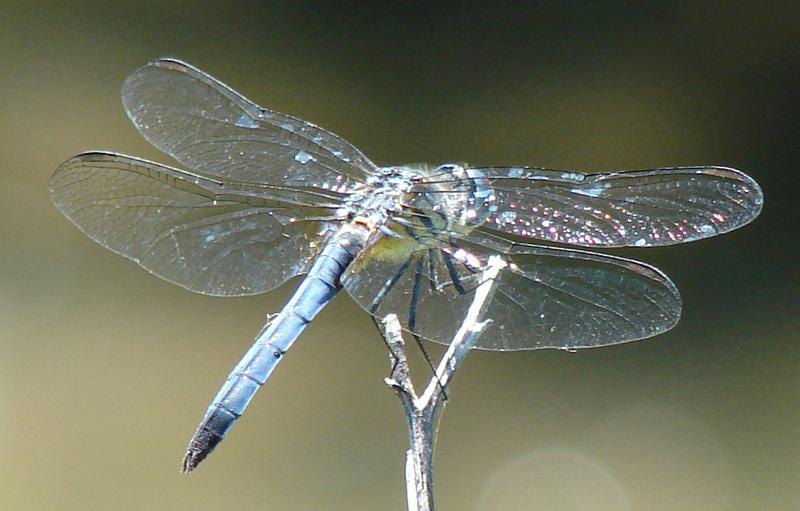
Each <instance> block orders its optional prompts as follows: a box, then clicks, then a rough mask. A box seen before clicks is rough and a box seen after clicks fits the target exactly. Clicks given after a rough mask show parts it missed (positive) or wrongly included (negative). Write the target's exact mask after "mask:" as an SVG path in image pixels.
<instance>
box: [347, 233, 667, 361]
mask: <svg viewBox="0 0 800 511" xmlns="http://www.w3.org/2000/svg"><path fill="white" fill-rule="evenodd" d="M470 239H473V237H471V238H470ZM483 241H484V242H485V243H483V244H475V243H473V242H471V241H469V240H466V239H459V240H453V239H451V240H447V239H446V238H444V237H443V238H442V239H441V240H439V241H438V242H436V243H432V242H427V243H424V244H423V243H419V242H417V241H415V240H412V239H401V238H388V237H387V238H383V239H381V240H379V241H378V242H377V243H376V244H375V245H373V246H372V247H371V248H370V249H369V250H368V251H366V252H365V253H363V254H361V255H360V256H359V257H358V258H357V259H356V260H355V261H354V262H353V264H351V266H350V267H349V268H348V269H347V271H346V273H345V275H344V276H343V277H342V283H343V285H344V287H345V289H347V291H348V292H349V293H350V295H351V296H352V297H353V298H354V299H355V300H356V302H358V304H359V305H361V306H362V307H363V308H364V309H366V310H367V311H368V312H370V313H371V314H373V315H374V316H375V317H377V318H383V317H384V316H385V315H386V314H388V313H395V314H397V315H398V317H399V319H400V322H401V324H402V325H403V327H404V328H405V329H406V330H407V331H410V332H413V333H415V334H417V335H419V336H420V337H423V338H426V339H428V340H431V341H435V342H438V343H442V344H449V343H450V342H451V340H452V338H453V336H454V335H455V333H456V331H457V329H458V328H459V326H460V324H461V322H462V321H463V319H464V318H465V317H466V312H467V310H468V309H469V307H470V305H471V304H472V300H473V298H474V295H475V289H476V286H477V284H478V282H479V279H480V272H481V270H482V269H483V268H484V267H485V265H486V262H487V260H488V258H489V256H491V255H492V254H498V253H499V254H501V255H502V256H503V258H504V259H505V260H506V261H507V262H508V266H507V267H505V268H504V269H503V270H501V272H500V274H499V276H498V278H497V280H496V281H495V284H494V285H496V286H497V288H496V291H495V293H494V297H493V298H492V300H491V302H490V303H489V305H488V306H487V308H486V309H485V314H484V318H487V319H491V320H492V323H491V324H490V325H489V326H488V327H487V328H486V330H484V332H483V333H482V335H481V337H480V338H479V339H478V341H477V343H476V345H475V347H476V348H479V349H487V350H498V351H508V350H528V349H537V348H560V349H572V348H589V347H596V346H606V345H611V344H617V343H621V342H626V341H633V340H637V339H644V338H647V337H651V336H654V335H657V334H659V333H662V332H665V331H666V330H669V329H670V328H672V327H673V326H674V325H675V323H677V321H678V318H679V317H680V310H681V301H680V295H679V294H678V290H677V289H676V288H675V286H674V285H673V284H672V282H670V280H669V279H668V278H667V277H666V276H665V275H664V274H663V273H661V272H659V271H658V270H657V269H656V268H653V267H652V266H648V265H646V264H643V263H640V262H637V261H632V260H629V259H623V258H620V257H611V256H607V255H602V254H593V253H590V252H584V251H578V250H568V249H561V248H551V247H544V246H538V245H524V244H505V242H503V241H502V240H498V241H497V243H495V242H494V241H493V240H491V239H489V238H487V239H485V240H483Z"/></svg>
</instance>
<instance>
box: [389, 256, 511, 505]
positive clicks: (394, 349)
mask: <svg viewBox="0 0 800 511" xmlns="http://www.w3.org/2000/svg"><path fill="white" fill-rule="evenodd" d="M505 266H506V262H505V261H504V260H503V259H502V258H501V257H499V256H492V257H490V258H489V261H488V264H487V266H486V268H485V269H484V270H483V272H482V274H481V280H480V283H479V284H478V287H477V289H476V290H475V296H474V297H473V299H472V304H471V305H470V307H469V310H468V311H467V315H466V317H465V318H464V321H463V322H462V324H461V327H460V328H459V329H458V332H456V334H455V336H454V337H453V340H452V341H451V342H450V345H449V346H448V348H447V351H446V352H445V353H444V355H443V356H442V360H441V361H440V362H439V365H438V366H437V368H436V374H435V375H434V376H433V378H431V380H430V382H429V383H428V385H427V387H426V388H425V391H424V392H423V393H422V395H421V396H417V394H416V393H415V391H414V385H413V384H412V382H411V378H410V374H409V369H408V360H407V358H406V352H405V343H404V342H403V335H402V331H401V329H400V323H399V321H398V320H397V316H395V315H394V314H389V315H387V316H386V317H385V318H384V320H383V335H384V338H385V339H386V344H387V345H388V346H389V353H390V355H389V359H390V363H391V368H392V370H391V374H390V375H389V377H388V378H386V380H385V381H386V384H387V385H389V386H390V387H391V388H392V389H393V390H394V391H395V393H396V394H397V396H398V397H399V398H400V402H401V403H402V405H403V412H404V413H405V416H406V425H407V427H408V441H409V448H408V450H407V451H406V471H405V474H406V493H407V498H408V509H409V511H433V450H434V446H435V443H436V431H437V430H438V427H439V417H440V412H441V409H442V407H443V405H444V403H445V402H446V399H445V396H446V394H445V392H446V390H447V386H448V385H449V384H450V382H451V381H452V379H453V376H454V375H455V372H456V370H457V369H458V367H459V366H460V365H461V363H462V362H463V361H464V358H465V357H466V356H467V353H468V352H469V350H470V349H472V347H473V346H474V345H475V342H476V341H477V339H478V337H480V335H481V333H482V332H483V329H484V328H485V327H486V326H487V325H488V324H489V322H490V321H491V320H488V319H487V320H482V317H483V314H484V312H485V310H486V306H487V305H488V304H489V302H490V300H491V295H492V293H493V292H494V285H493V282H494V279H495V278H496V277H497V275H498V273H499V272H500V270H502V269H503V268H504V267H505Z"/></svg>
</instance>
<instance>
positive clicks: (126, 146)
mask: <svg viewBox="0 0 800 511" xmlns="http://www.w3.org/2000/svg"><path fill="white" fill-rule="evenodd" d="M730 4H731V3H728V2H701V3H699V5H698V4H697V3H694V2H680V3H674V4H655V3H648V4H647V5H648V7H641V6H636V5H635V4H634V3H632V2H631V3H628V2H609V3H596V2H585V3H582V2H579V3H574V2H552V3H550V4H529V5H525V6H522V5H518V4H517V3H508V4H505V3H503V2H496V3H489V2H481V3H476V4H473V5H469V4H461V5H457V4H446V3H437V4H436V5H435V6H432V5H426V6H424V7H420V6H414V5H413V4H410V3H409V4H401V3H397V4H395V5H393V6H391V7H390V6H376V5H373V6H371V7H360V6H357V5H356V3H353V4H352V5H345V4H340V5H334V4H333V3H328V4H324V5H318V4H315V3H312V2H297V1H292V2H284V3H280V2H260V3H258V2H224V3H223V2H210V1H209V2H160V1H159V2H156V1H147V0H146V1H143V2H137V3H130V4H127V3H111V2H20V3H17V2H13V3H12V2H2V3H0V133H2V135H1V136H0V178H1V179H0V189H2V197H3V199H2V201H0V218H1V219H2V222H0V509H3V510H6V509H8V510H56V509H58V510H62V511H66V510H107V509H114V510H119V511H123V510H154V509H158V510H183V509H284V510H312V509H313V510H321V509H325V510H339V509H341V510H345V509H347V510H375V509H381V510H392V509H396V510H401V509H405V490H404V485H403V471H402V460H403V452H404V449H405V446H406V437H405V434H406V433H405V426H404V423H403V417H402V414H401V411H400V406H399V403H398V402H397V400H396V398H395V397H394V396H393V395H392V393H391V392H390V391H389V390H387V389H386V388H385V386H384V385H383V383H382V378H383V377H384V376H385V375H386V372H387V357H386V352H385V348H384V346H383V344H382V342H381V340H380V338H379V337H378V336H377V335H376V332H375V331H374V329H373V326H372V323H371V321H370V320H369V318H368V317H367V315H366V314H365V313H364V312H362V311H361V310H360V309H358V307H357V306H356V305H355V304H354V303H353V302H352V301H351V300H350V299H349V298H348V297H347V296H346V295H341V296H340V297H338V298H337V299H336V300H335V302H334V303H333V304H332V305H330V307H329V308H328V309H326V310H325V311H324V312H323V313H322V314H321V316H320V317H319V318H318V320H317V321H316V322H315V323H314V324H313V325H312V326H311V327H310V328H309V329H308V330H307V331H306V333H305V335H304V336H303V337H302V339H301V340H300V341H299V342H298V343H297V345H296V347H295V348H294V349H293V350H292V352H291V354H290V355H289V356H288V357H287V359H286V360H285V361H284V363H283V364H282V365H281V367H280V369H279V370H278V371H277V372H276V374H275V375H274V376H273V378H272V379H271V380H270V382H269V384H268V386H267V387H266V389H264V390H262V392H261V393H260V394H259V395H258V396H257V398H256V400H255V402H254V403H253V405H252V407H251V408H250V409H249V410H248V413H247V415H246V416H245V418H244V419H243V420H242V421H240V423H239V424H237V426H236V427H235V429H234V430H233V432H232V434H231V435H230V436H229V438H228V439H227V440H226V441H225V442H224V443H223V444H222V445H221V447H220V448H219V449H218V450H217V451H216V452H215V453H214V454H213V455H212V456H211V457H210V458H209V459H208V460H207V461H206V462H205V463H204V464H203V465H201V467H200V468H199V470H198V471H197V472H195V473H193V474H192V475H191V476H182V475H180V474H179V473H178V469H179V462H180V459H181V456H182V453H183V449H184V447H185V443H186V442H187V440H188V439H189V437H190V435H191V434H192V432H193V431H194V428H195V426H196V424H197V422H198V420H199V419H200V417H201V415H202V413H203V411H204V410H205V407H206V405H207V403H208V401H209V400H210V398H211V397H212V396H213V395H214V393H215V392H216V390H217V388H218V386H219V385H220V384H221V382H222V381H223V379H224V377H225V375H226V374H227V372H228V371H229V369H230V368H231V367H232V366H233V364H234V363H235V362H236V361H237V360H238V358H239V356H240V355H241V354H242V353H243V352H244V350H245V349H246V348H247V346H248V345H249V343H250V340H251V338H252V337H253V335H254V334H255V333H256V332H257V331H258V329H259V328H260V326H261V324H262V322H263V320H264V317H265V314H267V313H269V312H275V311H277V310H278V309H279V308H280V306H281V305H282V303H283V302H284V300H285V299H286V298H287V296H288V294H289V293H290V292H291V290H292V289H293V288H294V286H295V285H296V282H291V283H289V284H287V285H285V286H283V287H282V288H280V289H279V290H277V291H275V292H272V293H269V294H267V295H262V296H257V297H250V298H240V299H215V298H209V297H204V296H199V295H193V294H191V293H188V292H186V291H184V290H182V289H180V288H178V287H175V286H172V285H170V284H168V283H166V282H164V281H161V280H159V279H157V278H154V277H152V276H150V275H149V274H147V273H146V272H144V271H142V270H140V269H139V268H137V267H136V266H135V265H134V264H133V263H131V262H129V261H127V260H124V259H122V258H120V257H118V256H115V255H114V254H112V253H111V252H109V251H107V250H104V249H102V248H101V247H99V246H98V245H96V244H94V243H93V242H91V241H90V240H89V239H87V238H86V237H84V236H83V235H82V234H81V233H80V232H79V231H78V230H77V229H76V228H74V227H73V226H72V225H71V224H70V223H69V222H67V221H66V220H65V219H64V218H63V217H62V216H61V215H60V214H59V213H58V212H57V211H56V209H55V208H54V207H53V206H52V205H51V204H50V201H49V199H48V194H47V183H48V179H49V177H50V175H51V173H52V172H53V170H54V169H55V168H56V166H57V165H58V164H59V163H60V162H61V161H62V160H64V159H66V158H67V157H69V156H71V155H72V154H74V153H77V152H80V151H82V150H87V149H113V150H118V151H122V152H126V153H130V154H136V155H139V156H143V157H147V158H151V159H161V160H162V161H167V162H168V161H169V160H168V159H167V158H166V157H163V156H161V155H159V154H158V153H157V151H156V150H155V149H153V148H151V147H149V146H148V145H147V144H146V143H145V142H144V141H143V140H142V139H141V137H140V136H139V135H138V134H137V133H136V131H135V130H134V128H133V127H132V125H131V124H130V123H129V122H128V120H127V118H126V117H125V114H124V112H123V110H122V107H121V104H120V100H119V90H120V85H121V83H122V81H123V79H124V78H125V76H126V75H127V74H128V73H130V72H131V71H133V70H134V69H135V68H136V67H138V66H140V65H141V64H143V63H145V62H146V61H148V60H149V59H152V58H155V57H158V56H163V55H171V56H176V57H180V58H182V59H185V60H187V61H189V62H191V63H193V64H195V65H196V66H198V67H200V68H202V69H204V70H206V71H208V72H210V73H212V74H213V75H214V76H217V77H219V78H220V79H222V80H224V81H225V82H227V83H229V84H230V85H231V86H233V87H234V88H235V89H237V90H239V91H241V92H242V93H243V94H245V95H247V96H249V97H250V98H252V99H253V100H255V101H256V102H258V103H261V104H263V105H265V106H269V107H271V108H273V109H276V110H279V111H283V112H287V113H292V114H295V115H298V116H301V117H303V118H305V119H308V120H311V121H313V122H315V123H317V124H320V125H322V126H325V127H327V128H328V129H331V130H332V131H334V132H336V133H337V134H340V135H342V136H343V137H345V138H346V139H347V140H350V141H352V142H353V143H354V144H356V145H357V146H358V147H359V148H361V149H362V150H364V152H365V153H366V154H367V155H369V156H370V157H371V158H372V159H373V160H374V161H376V162H379V163H380V162H382V163H403V162H419V161H428V162H433V163H438V162H443V161H452V160H456V161H468V162H471V163H473V164H532V165H539V166H549V167H555V168H564V169H585V170H610V169H620V168H644V167H655V166H664V165H676V164H700V163H720V164H727V165H730V166H735V167H737V168H740V169H743V170H745V171H747V172H748V173H750V175H752V176H753V177H755V178H756V179H757V180H758V181H759V183H761V185H762V187H763V189H764V192H765V196H766V204H765V207H764V211H763V214H762V215H761V217H760V218H759V219H758V220H757V221H756V222H755V223H754V224H752V225H750V226H748V227H746V228H744V229H742V230H741V231H738V232H735V233H733V234H729V235H726V236H722V237H719V238H715V239H710V240H705V241H701V242H697V243H693V244H689V245H685V246H675V247H670V248H664V249H651V250H639V251H623V252H622V254H623V255H626V256H633V257H637V258H641V259H643V260H645V261H648V262H650V263H653V264H655V265H657V266H658V267H660V268H661V269H663V270H664V271H666V272H667V273H668V274H669V275H670V276H671V277H672V278H673V279H674V281H675V283H676V284H677V286H678V287H679V289H680V290H681V291H682V294H683V299H684V314H683V319H682V321H681V323H680V324H679V325H678V326H677V328H675V329H674V330H673V331H671V332H669V333H667V334H665V335H662V336H660V337H658V338H655V339H651V340H648V341H645V342H639V343H632V344H628V345H621V346H616V347H612V348H606V349H597V350H589V351H582V352H580V353H576V354H571V353H562V352H546V351H545V352H542V351H540V352H532V353H513V354H498V353H486V352H483V353H474V354H472V355H470V357H469V358H468V359H467V361H466V364H465V365H464V366H463V368H462V369H461V370H460V372H459V374H458V375H457V379H456V381H455V383H454V386H453V388H452V392H451V393H452V399H451V401H450V403H449V405H448V407H447V409H446V411H445V414H444V417H443V423H442V427H441V430H440V434H439V446H438V451H437V457H436V472H435V476H436V489H437V499H438V505H439V508H440V509H459V510H515V509H532V510H539V509H542V510H545V509H546V510H549V511H560V510H570V511H571V510H613V511H616V510H620V511H622V510H625V511H661V510H676V511H677V510H680V511H687V510H704V511H715V510H737V511H738V510H741V511H745V510H747V511H749V510H753V509H764V510H775V511H780V510H785V511H789V510H796V509H800V435H798V431H800V347H798V341H800V334H798V331H800V319H799V317H800V314H799V313H800V298H799V297H798V284H800V282H799V279H798V276H799V275H800V271H798V266H800V265H799V264H798V255H797V254H798V252H797V250H798V248H800V247H798V243H797V239H798V233H799V232H800V230H799V228H800V225H798V217H799V216H800V215H798V208H800V205H799V204H800V195H798V193H799V191H800V186H798V185H800V181H798V177H797V176H798V170H799V169H798V154H799V152H798V147H799V145H798V140H800V138H798V136H799V135H800V130H798V126H799V125H800V122H799V121H800V116H798V113H800V108H798V101H797V97H798V96H797V90H798V84H800V44H798V39H799V38H798V32H797V27H798V26H800V10H799V9H798V3H797V2H785V3H780V2H776V3H772V2H758V3H752V4H751V5H746V4H738V5H737V6H736V7H732V6H731V5H730ZM417 362H418V361H417ZM424 369H425V368H424V366H422V365H420V364H416V370H418V371H419V372H420V373H419V374H422V375H425V372H424Z"/></svg>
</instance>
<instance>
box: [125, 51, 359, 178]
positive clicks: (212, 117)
mask: <svg viewBox="0 0 800 511" xmlns="http://www.w3.org/2000/svg"><path fill="white" fill-rule="evenodd" d="M122 102H123V105H124V106H125V111H126V112H128V116H129V117H130V119H131V121H133V124H134V125H135V126H136V128H137V129H138V130H139V131H140V132H141V133H142V135H144V137H145V138H146V139H147V140H148V141H149V142H150V143H151V144H153V145H154V146H156V147H158V148H159V149H161V150H162V151H164V152H165V153H167V154H169V155H170V156H172V157H173V158H175V159H176V160H178V161H179V162H181V163H183V164H184V165H186V166H188V167H191V168H193V169H197V170H200V171H202V172H205V173H206V174H209V175H211V176H215V177H220V178H231V179H235V180H236V181H241V182H248V183H260V184H273V185H276V184H283V185H288V186H308V187H317V188H323V189H334V190H340V191H345V190H347V189H349V187H350V186H352V184H353V183H354V182H355V181H359V180H362V179H363V178H364V177H365V176H366V175H368V174H369V173H370V172H371V171H372V170H373V169H374V168H375V165H374V164H373V163H372V162H371V161H369V159H367V157H366V156H364V155H363V154H362V153H361V151H359V150H358V149H356V148H355V147H354V146H353V145H351V144H349V143H348V142H347V141H345V140H343V139H342V138H340V137H338V136H336V135H334V134H333V133H331V132H329V131H326V130H324V129H322V128H320V127H318V126H315V125H313V124H311V123H308V122H306V121H303V120H302V119H298V118H296V117H292V116H290V115H285V114H281V113H279V112H274V111H272V110H268V109H266V108H262V107H260V106H258V105H256V104H255V103H253V102H252V101H250V100H248V99H247V98H245V97H243V96H242V95H240V94H239V93H237V92H236V91H234V90H233V89H231V88H230V87H228V86H227V85H225V84H224V83H222V82H220V81H218V80H216V79H214V78H212V77H211V76H209V75H207V74H206V73H204V72H202V71H200V70H199V69H197V68H194V67H192V66H190V65H189V64H186V63H184V62H180V61H178V60H173V59H159V60H155V61H153V62H150V63H149V64H146V65H145V66H142V67H141V68H139V69H137V70H136V71H134V72H133V73H132V74H131V75H130V76H129V77H128V78H127V79H126V80H125V83H124V85H123V86H122Z"/></svg>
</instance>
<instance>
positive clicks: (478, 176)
mask: <svg viewBox="0 0 800 511" xmlns="http://www.w3.org/2000/svg"><path fill="white" fill-rule="evenodd" d="M413 192H414V193H413V196H412V201H413V203H414V206H415V207H417V208H419V209H420V210H422V211H426V212H428V215H429V216H431V217H432V218H437V217H438V219H439V221H443V222H445V223H446V224H447V225H446V228H451V227H453V226H454V225H460V226H475V225H480V224H482V223H483V222H484V221H485V220H486V219H487V218H488V217H489V215H491V213H492V212H494V211H496V210H497V205H496V200H497V199H496V196H495V192H494V189H493V188H492V186H491V183H490V182H489V180H488V179H487V178H486V176H484V175H483V173H482V172H480V171H479V170H477V169H473V168H469V167H468V166H467V165H462V164H456V163H445V164H442V165H439V166H438V167H435V168H433V169H430V170H429V171H428V172H427V173H426V175H424V176H423V177H422V178H421V179H419V180H418V181H417V182H416V184H415V186H414V189H413Z"/></svg>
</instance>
